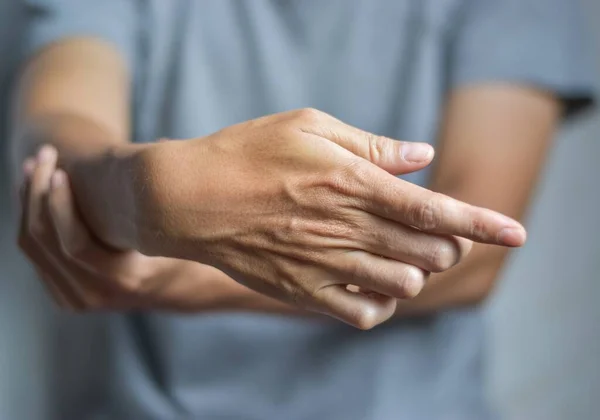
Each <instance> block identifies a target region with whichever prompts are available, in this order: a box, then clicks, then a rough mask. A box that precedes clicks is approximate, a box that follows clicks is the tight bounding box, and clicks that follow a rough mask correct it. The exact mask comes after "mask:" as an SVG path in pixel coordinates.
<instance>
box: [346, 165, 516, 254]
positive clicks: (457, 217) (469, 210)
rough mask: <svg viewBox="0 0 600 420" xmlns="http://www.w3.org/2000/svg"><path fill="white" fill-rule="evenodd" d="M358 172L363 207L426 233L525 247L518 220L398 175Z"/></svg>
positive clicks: (372, 170)
mask: <svg viewBox="0 0 600 420" xmlns="http://www.w3.org/2000/svg"><path fill="white" fill-rule="evenodd" d="M358 172H359V173H357V174H355V180H356V182H357V183H359V184H360V188H359V192H358V194H359V195H360V198H361V200H360V201H361V203H360V206H361V207H362V208H363V209H364V210H366V211H369V212H371V213H373V214H377V215H379V216H381V217H384V218H386V219H390V220H394V221H397V222H401V223H404V224H406V225H409V226H413V227H416V228H417V229H419V230H422V231H424V232H431V233H438V234H443V235H456V236H461V237H463V238H467V239H470V240H473V241H476V242H481V243H488V244H496V245H504V246H511V247H516V246H522V245H523V244H524V243H525V240H526V232H525V229H524V228H523V226H522V225H521V224H520V223H518V222H517V221H515V220H513V219H511V218H509V217H507V216H504V215H502V214H500V213H497V212H495V211H492V210H488V209H484V208H481V207H476V206H472V205H470V204H467V203H464V202H462V201H459V200H455V199H453V198H450V197H448V196H445V195H443V194H439V193H435V192H433V191H430V190H427V189H425V188H422V187H420V186H418V185H415V184H411V183H410V182H406V181H403V180H401V179H398V178H395V177H393V176H391V175H389V174H386V173H384V172H383V171H381V170H379V169H378V168H376V167H368V166H367V165H365V166H364V167H363V168H360V170H359V171H358Z"/></svg>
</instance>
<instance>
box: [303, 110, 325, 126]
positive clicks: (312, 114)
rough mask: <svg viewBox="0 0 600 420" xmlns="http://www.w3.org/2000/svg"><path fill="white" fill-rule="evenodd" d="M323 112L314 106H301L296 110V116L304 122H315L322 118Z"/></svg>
mask: <svg viewBox="0 0 600 420" xmlns="http://www.w3.org/2000/svg"><path fill="white" fill-rule="evenodd" d="M324 115H325V113H324V112H322V111H319V110H318V109H315V108H310V107H309V108H302V109H299V110H297V111H296V118H297V119H298V120H299V121H301V122H303V123H306V124H316V123H318V122H319V121H322V120H323V117H324Z"/></svg>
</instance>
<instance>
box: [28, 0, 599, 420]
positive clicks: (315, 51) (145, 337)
mask: <svg viewBox="0 0 600 420" xmlns="http://www.w3.org/2000/svg"><path fill="white" fill-rule="evenodd" d="M26 3H27V4H28V5H29V6H30V8H29V17H30V18H31V19H30V21H31V22H30V23H31V26H30V31H29V37H28V41H27V47H26V52H27V53H28V54H31V53H33V52H34V51H35V50H37V49H39V48H40V47H42V46H44V45H47V44H48V43H50V42H53V41H56V40H57V39H60V38H62V37H66V36H71V35H94V36H98V37H101V38H103V39H104V40H106V41H108V42H111V43H113V44H114V45H115V46H116V47H117V48H118V49H119V50H120V51H121V52H122V54H123V56H124V57H125V58H126V60H127V62H128V65H129V68H130V70H131V72H132V75H133V77H134V88H135V89H134V95H133V98H134V99H133V104H132V107H133V110H134V134H133V137H134V140H135V141H153V140H154V139H157V138H159V137H161V136H166V137H174V138H189V137H199V136H203V135H206V134H209V133H211V132H214V131H216V130H219V129H221V128H223V127H225V126H228V125H231V124H234V123H237V122H240V121H244V120H248V119H251V118H255V117H258V116H261V115H265V114H270V113H275V112H280V111H284V110H289V109H293V108H300V107H308V106H310V107H315V108H318V109H320V110H323V111H326V112H328V113H330V114H333V115H334V116H336V117H338V118H340V119H342V120H343V121H346V122H348V123H350V124H353V125H356V126H358V127H360V128H363V129H365V130H370V131H373V132H376V133H379V134H384V135H387V136H390V137H393V138H399V139H408V140H420V141H428V142H431V143H434V142H435V138H436V131H437V128H438V123H439V120H440V114H441V109H442V107H443V104H444V100H445V98H446V96H447V93H448V92H449V91H450V90H451V89H455V88H457V87H460V86H463V85H465V84H474V83H488V82H491V83H494V82H509V83H521V84H527V85H533V86H536V87H540V88H542V89H547V90H549V91H552V92H554V93H556V94H557V95H559V96H560V97H561V98H562V99H563V100H564V101H565V104H567V105H568V106H567V109H568V110H569V111H575V110H577V109H581V107H582V106H584V105H586V104H587V103H589V100H590V98H591V86H592V82H591V80H592V79H591V67H592V66H591V62H590V57H589V55H588V50H587V49H586V45H585V37H583V35H582V32H581V26H582V22H581V20H580V16H579V15H578V12H579V10H578V8H577V7H576V5H575V4H574V2H571V1H565V0H502V1H499V0H476V1H467V0H412V1H411V0H389V1H384V0H373V1H367V0H362V1H359V0H328V1H322V0H321V1H316V0H302V1H300V0H298V1H293V0H280V1H275V0H246V1H241V0H240V1H233V0H220V1H218V0H214V1H199V0H187V1H186V0H179V1H177V0H168V1H167V0H148V1H134V0H102V1H100V0H94V1H92V0H88V1H84V0H29V1H28V2H26ZM406 178H407V179H408V180H410V181H411V182H415V183H418V184H423V185H426V180H427V171H422V172H419V173H417V174H413V175H410V176H407V177H406ZM109 324H110V330H111V342H110V345H111V349H112V351H113V352H112V353H111V369H110V374H111V382H110V384H109V386H107V387H106V389H104V390H102V391H101V392H102V393H101V395H103V399H102V404H101V405H100V407H98V406H93V407H91V406H86V405H85V404H81V403H80V404H79V406H83V407H84V409H83V411H81V412H78V413H76V414H71V415H72V416H73V418H77V419H83V418H93V419H175V418H194V419H290V420H292V419H328V420H338V419H339V420H353V419H356V420H358V419H361V420H362V419H371V420H383V419H386V420H387V419H444V420H452V419H460V420H468V419H478V420H481V419H487V418H492V415H491V413H490V410H489V409H488V407H487V405H486V403H485V398H484V391H483V390H484V383H483V378H482V354H483V352H482V348H483V343H484V340H483V331H484V326H483V324H482V318H481V314H480V311H479V309H477V308H472V309H466V310H454V311H448V312H445V313H443V314H439V315H435V316H433V315H432V316H429V317H423V318H420V319H418V320H416V319H415V320H398V321H393V322H389V323H387V324H385V325H383V326H381V327H378V328H376V329H375V330H373V331H370V332H361V331H358V330H355V329H352V328H350V327H347V326H344V325H342V324H340V323H338V322H334V321H314V320H302V319H294V318H286V317H278V316H273V315H257V314H246V313H236V314H234V313H218V314H217V313H205V314H201V315H197V316H175V315H168V314H159V313H140V314H133V315H111V316H110V317H109ZM99 392H100V391H99Z"/></svg>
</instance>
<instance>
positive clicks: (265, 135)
mask: <svg viewBox="0 0 600 420" xmlns="http://www.w3.org/2000/svg"><path fill="white" fill-rule="evenodd" d="M82 54H83V55H85V54H89V55H93V57H90V60H89V61H88V60H85V57H81V56H82ZM75 56H77V57H79V59H78V60H76V59H75V58H74V57H75ZM88 62H92V63H95V65H90V66H88V65H86V64H85V63H88ZM59 65H60V66H61V67H60V68H61V69H62V70H63V71H62V72H61V75H60V76H58V73H57V72H53V71H52V68H53V66H59ZM65 69H68V71H65ZM69 72H70V73H71V74H69ZM65 73H67V74H65ZM126 79H127V76H126V72H125V71H124V69H123V66H122V64H121V63H120V60H119V58H118V56H116V54H115V53H114V52H113V51H112V50H111V49H110V48H108V47H107V46H105V45H104V44H102V43H99V42H97V41H92V40H84V39H81V40H72V41H66V42H65V43H63V44H62V45H56V46H54V47H53V48H51V49H49V50H47V51H46V52H44V53H43V54H41V55H40V56H38V57H37V58H36V59H35V60H34V61H33V62H32V63H30V66H29V67H28V71H27V73H26V75H25V76H24V80H23V85H22V86H23V88H22V89H21V91H20V95H19V99H20V100H19V102H18V106H17V109H18V113H17V121H18V124H17V125H18V128H19V130H18V131H17V133H18V134H17V135H16V136H15V139H16V141H15V142H14V143H13V144H14V146H15V151H16V153H15V162H19V161H22V160H24V159H25V157H26V156H27V155H30V153H31V151H32V150H35V149H36V148H37V147H38V146H39V145H40V144H42V143H49V144H52V145H53V148H44V149H43V151H42V152H40V154H39V155H38V157H37V159H35V160H28V161H26V163H25V165H24V166H25V172H26V173H27V174H28V177H27V183H26V185H27V188H26V192H25V193H24V194H23V199H24V202H25V206H24V208H25V209H26V210H27V211H25V212H24V218H23V224H22V226H23V229H22V235H21V245H22V247H23V249H24V250H25V252H26V253H27V254H28V255H29V257H30V259H31V260H32V261H33V262H34V264H35V265H36V266H37V268H38V269H39V271H40V272H42V274H43V277H44V278H45V279H46V283H47V284H48V287H49V289H50V290H51V291H52V293H53V294H54V295H55V296H56V297H57V300H59V301H60V302H62V303H64V304H65V305H69V306H73V307H76V308H79V309H85V308H118V309H131V308H137V307H145V308H169V309H180V310H189V311H199V310H206V309H217V308H225V309H232V308H238V309H252V310H264V311H269V312H284V313H289V312H290V309H289V307H288V306H287V305H286V304H284V303H280V301H284V302H285V301H288V302H289V301H292V302H294V303H295V306H294V307H295V308H302V309H308V310H312V311H315V312H322V313H326V314H328V315H331V316H334V317H336V318H339V319H341V320H343V321H345V322H348V323H350V324H351V325H355V326H357V327H360V328H371V327H373V326H375V325H377V324H379V323H381V322H383V321H384V320H385V319H387V318H389V317H390V316H392V315H393V313H394V312H395V310H396V302H397V300H396V298H401V299H406V298H411V297H413V296H414V295H416V294H417V293H418V292H419V291H420V289H421V288H422V287H423V285H424V284H425V280H426V279H427V277H428V274H429V272H432V271H433V272H442V271H447V270H448V269H449V268H451V267H452V266H454V265H455V264H456V263H458V262H459V261H461V260H462V259H464V258H465V256H466V254H467V252H468V250H469V248H470V246H471V242H470V240H477V241H481V242H485V243H493V244H503V245H509V246H519V245H521V244H522V243H523V241H524V239H525V233H524V230H523V228H522V227H521V226H520V225H519V224H518V223H517V222H515V221H513V220H511V219H508V218H505V217H502V216H501V215H499V214H497V213H495V212H491V211H487V210H484V209H482V208H478V207H472V206H469V205H466V204H465V203H463V202H459V201H456V200H452V199H450V198H449V197H447V196H443V195H439V194H434V193H432V192H430V191H427V190H425V189H422V188H419V187H416V186H414V185H412V184H409V183H406V182H403V181H401V180H398V179H396V178H395V177H394V176H392V175H391V173H394V174H396V173H405V172H409V171H412V170H417V169H420V168H422V167H423V166H425V165H427V164H428V163H429V161H430V160H431V157H432V153H431V151H430V150H429V149H428V148H427V146H422V149H421V150H422V153H421V156H420V157H419V158H418V159H409V156H410V154H409V153H408V150H409V149H408V147H407V146H408V144H406V143H401V142H392V141H391V140H389V139H385V138H381V137H377V136H374V135H371V134H369V133H364V132H361V131H359V130H357V129H355V128H352V127H350V126H347V125H346V124H343V123H342V122H340V121H337V120H335V119H333V118H331V117H329V116H327V115H325V114H322V113H319V112H318V111H314V110H302V111H296V112H289V113H284V114H278V115H274V116H270V117H265V118H262V119H259V120H255V121H251V122H247V123H244V124H241V125H237V126H234V127H230V128H228V129H225V130H223V131H221V132H219V133H215V134H214V135H212V136H209V137H208V138H204V139H198V140H191V141H186V142H178V141H174V142H167V143H161V144H153V145H146V146H139V145H130V144H128V143H127V134H126V133H127V121H128V114H127V107H126V106H125V105H124V104H126V103H127V95H126V87H127V86H128V82H127V80H126ZM78 80H79V81H81V82H82V84H83V85H85V86H83V85H82V86H77V81H78ZM107 80H113V83H112V84H110V86H106V84H107V83H108V82H107ZM97 86H102V92H87V91H89V90H93V89H94V87H97ZM52 89H60V91H61V92H63V93H62V94H61V95H60V99H56V95H52ZM124 89H125V91H124ZM70 91H74V92H75V91H76V92H77V94H78V97H79V98H81V96H82V95H83V96H84V97H85V95H86V94H89V95H90V96H91V95H96V96H95V97H96V99H98V98H102V97H104V98H103V99H104V101H99V100H96V101H83V102H82V101H81V99H80V100H79V102H78V103H77V106H75V105H74V102H71V100H69V92H70ZM109 92H113V94H109ZM56 102H59V103H56ZM88 108H89V109H88ZM82 138H85V139H86V140H85V141H82V140H81V139H82ZM265 139H268V144H269V149H268V153H266V148H265V147H262V145H263V144H265ZM56 150H58V155H59V156H60V158H61V159H60V162H57V161H56V158H57V153H56ZM413 151H415V149H414V148H413ZM417 156H418V155H417ZM199 162H201V164H200V163H199ZM442 162H443V160H442ZM57 165H58V166H60V167H62V168H63V169H56V166H57ZM446 167H447V165H446ZM442 169H443V167H439V168H438V171H437V172H438V173H439V172H440V171H441V170H442ZM65 171H66V172H65ZM67 173H68V176H67ZM69 180H70V182H69ZM233 181H235V182H233ZM224 186H227V188H224ZM71 189H72V190H71ZM524 195H526V194H524ZM114 197H120V198H121V199H119V200H115V199H114ZM74 198H75V199H76V200H77V206H78V208H79V211H80V214H78V212H77V209H76V205H75V203H74V200H73V199H74ZM525 198H526V197H525ZM525 198H524V199H523V200H521V201H526V200H525ZM515 207H516V206H515ZM140 251H141V252H143V253H144V254H146V255H143V254H142V253H141V252H140ZM147 255H160V256H161V257H150V256H147ZM165 256H166V257H171V258H163V257H165ZM182 258H184V259H187V260H188V261H182V260H181V259H182ZM192 261H193V262H192ZM200 263H203V264H208V265H211V266H214V267H217V268H218V269H220V270H217V269H215V268H213V267H209V266H207V265H203V264H200ZM459 267H460V266H459ZM450 272H451V271H450ZM224 273H227V274H228V275H229V276H230V277H231V278H234V279H235V280H236V281H237V282H239V283H242V284H245V285H247V286H249V287H250V288H252V289H254V290H256V291H259V292H261V293H263V294H266V295H269V296H272V297H276V298H277V299H278V300H279V301H275V300H273V299H270V298H268V297H265V296H262V295H260V294H258V293H255V292H253V291H251V290H248V289H247V288H245V287H244V286H241V285H240V284H238V283H236V282H234V281H233V280H231V278H229V277H227V276H226V275H225V274H224ZM444 275H445V274H441V275H434V277H435V276H440V279H441V276H444ZM449 281H450V280H448V282H449ZM445 283H447V282H446V281H443V282H442V281H439V282H438V281H436V284H445ZM348 284H350V285H356V286H359V287H362V288H363V289H365V290H370V291H376V292H377V293H376V294H374V295H373V294H368V295H367V294H363V293H353V292H350V291H348V290H347V289H346V285H348ZM209 286H210V287H209ZM429 289H431V290H433V286H432V287H431V288H426V289H425V292H424V293H423V296H427V295H426V294H425V293H426V292H427V294H428V295H432V294H434V292H433V291H432V292H428V290H429ZM418 300H419V297H418V298H416V299H415V300H414V302H415V304H417V302H418ZM404 302H406V301H405V300H402V301H401V304H400V305H399V308H400V310H399V312H402V307H403V304H402V303H404ZM411 304H412V302H411V303H409V304H408V305H411ZM441 306H444V305H441ZM293 312H298V311H297V310H296V309H294V310H293Z"/></svg>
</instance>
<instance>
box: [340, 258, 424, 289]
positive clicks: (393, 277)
mask: <svg viewBox="0 0 600 420" xmlns="http://www.w3.org/2000/svg"><path fill="white" fill-rule="evenodd" d="M339 263H340V266H339V270H340V271H339V272H338V273H337V274H338V278H341V279H344V281H345V282H346V283H348V284H353V285H355V286H358V287H360V288H363V289H368V290H372V291H374V292H377V293H380V294H382V295H386V296H391V297H395V298H398V299H406V298H413V297H415V296H417V295H418V294H419V293H420V292H421V290H422V289H423V287H424V286H425V283H426V282H427V279H428V278H429V272H427V271H425V270H422V269H421V268H419V267H415V266H413V265H410V264H405V263H403V262H399V261H395V260H391V259H389V258H384V257H379V256H376V255H372V254H370V253H368V252H364V251H351V252H348V253H346V254H345V255H344V257H343V258H341V259H340V261H339Z"/></svg>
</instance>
